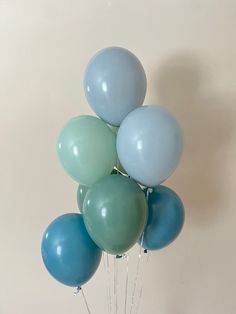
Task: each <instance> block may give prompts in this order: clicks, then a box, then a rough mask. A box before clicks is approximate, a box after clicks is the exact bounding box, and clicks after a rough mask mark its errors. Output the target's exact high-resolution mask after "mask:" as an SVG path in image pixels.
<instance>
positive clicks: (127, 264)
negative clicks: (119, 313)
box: [124, 253, 129, 314]
mask: <svg viewBox="0 0 236 314" xmlns="http://www.w3.org/2000/svg"><path fill="white" fill-rule="evenodd" d="M125 261H126V278H125V304H124V313H125V314H126V313H127V295H128V283H129V254H128V253H126V255H125Z"/></svg>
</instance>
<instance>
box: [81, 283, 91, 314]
mask: <svg viewBox="0 0 236 314" xmlns="http://www.w3.org/2000/svg"><path fill="white" fill-rule="evenodd" d="M81 292H82V296H83V299H84V303H85V306H86V308H87V311H88V313H89V314H91V311H90V309H89V306H88V302H87V299H86V297H85V294H84V290H83V289H82V288H81Z"/></svg>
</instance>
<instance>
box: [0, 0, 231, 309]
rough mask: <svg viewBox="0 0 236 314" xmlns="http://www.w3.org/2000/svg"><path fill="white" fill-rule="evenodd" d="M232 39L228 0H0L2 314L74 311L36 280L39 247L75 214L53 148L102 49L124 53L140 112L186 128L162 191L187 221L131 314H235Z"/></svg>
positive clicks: (97, 297)
mask: <svg viewBox="0 0 236 314" xmlns="http://www.w3.org/2000/svg"><path fill="white" fill-rule="evenodd" d="M235 30H236V2H235V1H234V0H225V1H223V0H188V1H187V0H169V1H167V0H158V1H155V0H149V1H144V0H111V1H107V0H99V1H98V0H70V1H66V0H64V1H63V0H54V1H53V0H37V1H35V0H0V188H1V190H0V313H1V314H13V313H18V314H31V313H34V314H42V313H48V314H49V313H52V314H54V313H57V314H63V313H71V314H72V313H86V310H85V309H84V305H83V303H82V300H81V298H80V297H79V298H74V297H73V295H72V291H71V289H69V288H67V287H64V286H62V285H60V284H58V283H57V282H56V281H54V280H52V279H51V278H50V277H49V275H48V274H47V273H46V271H45V269H44V267H43V265H42V262H41V257H40V241H41V235H42V232H43V231H44V229H45V227H46V226H47V224H48V223H49V222H50V221H51V220H52V219H54V218H55V217H56V216H58V215H60V214H62V213H64V212H68V211H75V210H76V200H75V191H76V184H75V183H74V182H73V181H72V180H70V178H69V177H67V175H66V174H65V173H64V172H63V170H62V169H61V167H60V165H59V163H58V161H57V158H56V154H55V141H56V138H57V135H58V132H59V130H60V128H61V127H62V125H63V124H64V122H65V121H66V120H67V119H69V118H70V117H72V116H74V115H78V114H84V113H87V114H89V113H91V110H90V108H89V107H88V105H87V104H86V101H85V97H84V94H83V88H82V79H83V71H84V68H85V65H86V63H87V62H88V60H89V58H90V57H91V55H92V54H93V53H94V52H95V51H97V50H98V49H100V48H103V47H106V46H110V45H119V46H124V47H126V48H128V49H130V50H132V51H133V52H134V53H136V54H137V56H138V57H139V58H140V59H141V61H142V62H143V64H144V66H145V68H146V71H147V76H148V93H147V97H146V103H148V104H156V103H160V104H164V105H166V106H167V107H168V108H169V109H170V110H172V112H173V113H174V114H175V115H176V116H177V118H178V119H179V120H180V122H181V124H182V126H183V129H184V132H185V142H186V147H185V154H184V156H183V159H182V162H181V164H180V166H179V168H178V170H177V171H176V173H175V175H174V176H173V177H172V178H171V179H170V180H169V181H168V182H167V183H166V184H168V186H170V187H172V188H173V189H175V190H176V191H177V193H178V194H179V195H180V196H181V197H182V199H183V201H184V203H185V206H186V224H185V228H184V231H183V232H182V234H181V236H180V237H179V238H178V240H177V241H176V242H175V243H174V244H173V245H172V246H170V247H168V248H166V249H164V250H162V251H160V252H155V253H152V254H151V258H150V261H149V263H148V265H147V266H146V269H145V271H144V277H145V280H144V292H143V297H142V305H141V311H140V313H142V314H144V313H149V314H154V313H161V314H234V313H236V301H235V290H236V272H235V265H236V252H235V238H236V206H235V203H236V201H235V200H236V191H235V178H236V163H235V160H236V145H235V144H236V133H235V131H236V109H235V108H236V103H235V100H236V93H235V90H236V83H235V82H236V80H235V77H236V42H235ZM131 265H132V266H131V267H132V268H135V258H133V259H132V260H131ZM102 266H103V265H102V264H101V268H100V270H99V272H98V273H97V274H96V276H95V277H94V278H93V280H91V282H90V283H89V284H88V285H86V287H85V293H86V295H87V297H88V302H89V305H90V307H91V308H92V313H100V314H102V313H106V298H105V292H104V291H105V288H106V285H105V281H104V278H105V272H104V270H103V267H102ZM120 286H121V285H120ZM121 289H122V290H123V288H121ZM122 302H123V301H122V300H120V304H123V303H122ZM120 313H124V312H123V311H120Z"/></svg>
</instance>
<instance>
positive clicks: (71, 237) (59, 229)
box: [41, 214, 102, 287]
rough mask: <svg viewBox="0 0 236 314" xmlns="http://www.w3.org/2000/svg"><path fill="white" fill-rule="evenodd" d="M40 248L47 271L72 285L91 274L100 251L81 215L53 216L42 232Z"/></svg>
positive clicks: (84, 279)
mask: <svg viewBox="0 0 236 314" xmlns="http://www.w3.org/2000/svg"><path fill="white" fill-rule="evenodd" d="M41 251H42V258H43V261H44V264H45V266H46V268H47V270H48V271H49V273H50V274H51V275H52V276H53V277H54V278H55V279H56V280H58V281H59V282H61V283H63V284H65V285H68V286H72V287H78V286H81V285H83V284H84V283H86V282H87V281H88V280H89V279H90V278H91V277H92V276H93V274H94V273H95V271H96V270H97V268H98V266H99V263H100V260H101V254H102V252H101V250H100V249H99V248H98V247H97V245H96V244H95V243H94V242H93V241H92V239H91V238H90V236H89V235H88V233H87V231H86V229H85V226H84V221H83V218H82V215H81V214H66V215H62V216H60V217H58V218H57V219H55V220H54V221H53V222H52V223H51V224H50V225H49V226H48V228H47V229H46V231H45V233H44V235H43V239H42V247H41Z"/></svg>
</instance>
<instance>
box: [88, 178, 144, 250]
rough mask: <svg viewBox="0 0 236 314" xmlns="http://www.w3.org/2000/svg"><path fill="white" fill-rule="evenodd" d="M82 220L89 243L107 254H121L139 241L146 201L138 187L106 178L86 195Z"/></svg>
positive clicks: (125, 181)
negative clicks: (91, 241)
mask: <svg viewBox="0 0 236 314" xmlns="http://www.w3.org/2000/svg"><path fill="white" fill-rule="evenodd" d="M83 207H84V209H83V217H84V222H85V226H86V228H87V231H88V233H89V235H90V236H91V238H92V239H93V241H94V242H95V243H96V244H97V245H98V246H99V247H100V248H101V249H103V250H104V251H106V252H108V253H110V254H122V253H124V252H126V251H127V250H129V249H130V248H131V247H132V246H133V245H134V244H135V243H136V242H137V241H138V239H139V238H140V236H141V235H142V233H143V230H144V227H145V225H146V221H147V201H146V198H145V195H144V193H143V191H142V189H141V188H140V187H139V185H138V184H137V183H136V182H135V181H133V180H131V179H129V178H128V177H125V176H122V175H116V174H113V175H110V176H107V177H104V178H102V179H101V180H99V181H98V182H97V183H95V184H94V185H93V186H92V187H91V188H90V189H89V191H88V192H87V194H86V196H85V199H84V204H83Z"/></svg>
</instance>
